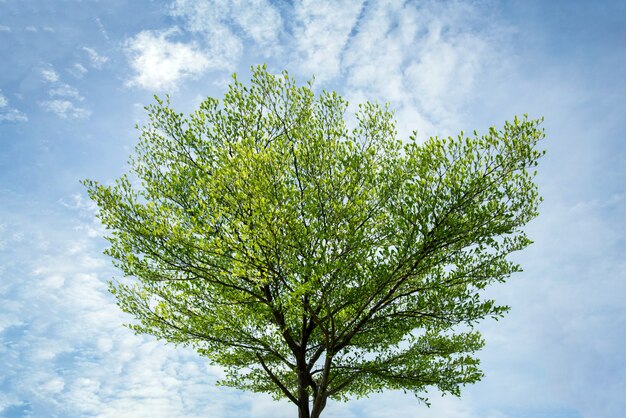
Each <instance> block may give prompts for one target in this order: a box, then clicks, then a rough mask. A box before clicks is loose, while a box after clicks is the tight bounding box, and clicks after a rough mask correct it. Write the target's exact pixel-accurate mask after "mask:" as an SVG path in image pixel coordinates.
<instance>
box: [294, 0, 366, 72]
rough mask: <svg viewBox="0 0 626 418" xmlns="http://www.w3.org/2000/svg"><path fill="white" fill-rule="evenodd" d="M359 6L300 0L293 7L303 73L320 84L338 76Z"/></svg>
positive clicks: (346, 3)
mask: <svg viewBox="0 0 626 418" xmlns="http://www.w3.org/2000/svg"><path fill="white" fill-rule="evenodd" d="M362 3H363V2H362V1H351V0H346V1H341V2H336V3H324V2H322V3H320V2H316V1H311V0H302V1H298V2H296V3H295V4H294V16H295V19H296V21H295V24H294V38H295V43H296V51H297V60H298V65H299V67H300V68H301V70H302V71H305V72H309V73H311V75H313V74H314V75H315V76H316V77H317V78H318V79H320V80H321V81H324V80H326V79H329V78H333V77H336V76H338V75H339V74H340V71H341V60H342V53H343V51H344V48H345V47H346V44H347V42H348V39H349V36H350V33H351V32H352V30H353V29H354V27H355V26H356V24H357V19H358V17H359V14H360V13H361V9H362V7H363V4H362Z"/></svg>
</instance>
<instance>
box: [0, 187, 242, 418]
mask: <svg viewBox="0 0 626 418" xmlns="http://www.w3.org/2000/svg"><path fill="white" fill-rule="evenodd" d="M73 200H74V203H73V204H72V205H71V206H73V207H75V208H76V210H77V211H81V212H82V211H86V213H85V214H80V217H82V216H83V215H85V216H87V215H88V214H91V213H92V208H91V205H89V204H85V203H84V201H83V200H82V199H81V198H76V197H74V199H73ZM25 212H28V210H25ZM47 213H48V214H49V215H50V212H47ZM4 215H6V214H5V213H2V218H3V219H5V216H4ZM33 215H34V214H33V213H30V216H27V215H25V214H12V215H11V216H10V219H11V222H10V223H9V224H10V227H8V230H7V231H6V232H7V233H6V234H3V236H7V238H8V237H11V236H15V235H16V232H20V234H22V235H23V236H24V237H25V238H24V239H23V240H21V241H17V240H15V239H11V242H10V243H9V250H8V252H3V253H2V254H0V259H1V260H2V263H1V264H0V265H3V266H4V267H5V268H6V271H5V272H4V273H3V274H2V280H1V281H0V283H2V284H3V286H4V288H3V290H2V292H0V302H1V303H2V306H3V309H2V313H1V314H0V321H2V322H0V353H2V354H1V355H0V369H1V370H2V371H3V372H2V376H1V377H0V415H1V414H2V412H1V411H3V410H5V409H7V408H10V407H12V406H13V407H16V406H19V405H27V406H29V407H30V408H31V413H32V415H33V416H66V417H79V416H96V417H119V416H124V417H130V418H140V417H164V418H165V417H171V416H185V417H190V418H193V417H198V418H199V417H202V416H224V415H225V411H226V410H227V408H228V407H229V405H230V408H233V407H237V408H242V406H241V404H243V405H244V406H243V408H244V409H245V408H246V406H245V405H246V402H247V401H246V400H245V399H241V397H240V395H239V394H238V392H236V391H234V390H229V389H224V388H217V387H216V386H215V380H216V374H215V371H214V369H213V368H212V367H211V366H209V365H208V363H207V362H206V361H203V360H202V359H201V358H200V357H199V356H198V355H197V354H196V353H194V352H193V351H191V350H188V349H184V348H176V347H172V346H169V345H165V344H163V343H161V342H156V341H154V339H153V338H148V337H145V336H136V335H134V334H133V332H132V331H130V330H128V329H126V328H124V327H122V326H121V324H122V323H124V322H128V320H129V318H128V317H126V316H125V315H123V314H122V313H121V312H120V311H119V309H118V308H117V306H116V305H115V301H114V298H113V297H112V296H111V295H110V294H108V292H107V291H106V287H105V285H104V281H105V280H106V279H107V278H109V277H110V276H111V274H112V271H111V268H109V267H108V263H105V260H104V259H103V257H102V256H100V255H99V254H98V253H99V250H100V249H99V245H98V243H99V242H100V241H96V240H93V239H90V238H87V237H85V236H83V235H82V234H81V233H80V231H81V230H82V229H76V228H68V227H67V224H66V223H64V222H61V223H59V222H58V219H57V218H56V217H52V218H51V217H50V216H47V217H46V220H45V221H43V222H39V221H38V217H37V216H33ZM39 219H42V218H39ZM90 219H91V218H90ZM90 222H91V221H89V222H87V224H89V225H87V226H92V225H90ZM80 224H81V225H82V221H81V222H80ZM77 231H78V232H77ZM4 322H6V323H4ZM2 325H4V326H2Z"/></svg>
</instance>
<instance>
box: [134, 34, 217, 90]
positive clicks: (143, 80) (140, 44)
mask: <svg viewBox="0 0 626 418" xmlns="http://www.w3.org/2000/svg"><path fill="white" fill-rule="evenodd" d="M177 32H178V31H177V30H176V29H170V30H167V31H161V32H156V31H143V32H140V33H139V34H137V35H136V36H135V37H134V38H132V39H130V40H128V41H127V42H126V51H127V53H128V55H129V57H130V65H131V67H132V68H133V69H134V70H135V75H134V77H133V78H131V79H130V80H129V81H128V82H127V84H128V85H129V86H137V87H142V88H145V89H150V90H176V89H177V88H178V87H179V83H180V82H181V81H182V80H184V79H187V78H196V77H198V76H199V75H201V74H202V73H203V72H204V71H205V70H207V69H208V68H210V67H211V61H210V59H209V57H208V56H207V55H206V54H205V53H204V52H203V51H201V50H200V49H199V48H198V46H197V45H196V44H194V43H190V44H185V43H182V42H174V41H170V40H169V39H168V38H170V37H171V36H173V35H175V34H176V33H177Z"/></svg>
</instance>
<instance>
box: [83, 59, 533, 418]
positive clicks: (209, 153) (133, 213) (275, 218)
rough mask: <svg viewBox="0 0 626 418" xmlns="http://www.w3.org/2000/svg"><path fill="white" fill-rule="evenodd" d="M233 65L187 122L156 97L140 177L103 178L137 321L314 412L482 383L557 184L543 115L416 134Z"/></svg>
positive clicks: (370, 111) (261, 70) (244, 384)
mask: <svg viewBox="0 0 626 418" xmlns="http://www.w3.org/2000/svg"><path fill="white" fill-rule="evenodd" d="M233 78H234V81H233V83H232V84H231V86H230V88H229V90H228V92H227V93H226V94H225V96H224V99H223V102H222V103H220V101H219V100H217V99H213V98H208V99H206V100H205V101H204V102H202V104H201V105H200V108H199V109H198V110H197V111H196V112H194V113H193V114H191V115H190V116H189V117H187V118H186V117H184V116H183V115H182V114H179V113H176V112H175V111H174V110H173V109H171V108H170V106H169V100H161V99H159V98H156V103H155V104H153V105H150V106H148V107H147V108H146V109H147V110H148V111H149V122H148V123H147V124H146V125H145V126H143V127H142V129H141V135H140V141H139V144H138V146H137V148H136V153H135V156H134V157H131V159H130V166H131V175H124V176H122V177H121V178H120V179H118V180H117V181H116V182H115V183H114V184H113V185H109V186H105V185H101V184H98V183H97V182H94V181H90V180H87V181H85V184H86V186H87V188H88V191H89V194H90V196H91V198H92V199H93V200H94V201H95V202H96V203H97V205H98V207H99V215H98V216H99V218H100V219H101V221H102V222H103V224H104V225H105V226H106V227H107V228H108V230H109V231H110V233H109V236H108V238H107V239H108V240H109V241H110V244H111V245H110V248H108V249H107V250H106V253H107V254H108V255H110V256H111V257H112V258H113V259H114V264H115V265H116V266H117V267H119V269H121V271H122V272H123V274H124V276H126V277H127V279H123V280H120V281H117V282H112V283H111V284H110V290H111V292H112V293H113V294H114V295H115V296H116V297H117V299H118V302H119V306H120V307H121V309H123V310H124V311H126V312H129V313H131V314H132V315H133V316H134V317H135V318H136V319H137V322H136V323H135V324H133V325H130V327H131V328H132V329H134V330H135V331H136V332H138V333H147V334H152V335H154V336H156V337H157V338H160V339H164V340H166V341H168V342H172V343H175V344H182V345H186V346H191V347H193V348H194V349H196V350H197V351H198V352H199V353H200V354H201V355H203V356H206V357H208V358H209V359H210V360H211V361H212V362H213V363H215V364H218V365H220V366H223V367H224V368H225V370H226V371H227V377H226V378H225V379H224V380H223V381H222V382H221V383H222V384H225V385H229V386H234V387H236V388H240V389H246V390H252V391H256V392H266V393H270V394H272V395H273V396H274V397H275V398H285V397H286V398H287V399H289V400H290V401H292V402H293V403H294V404H296V405H297V407H298V411H299V417H300V418H316V417H319V416H320V414H321V412H322V410H323V409H324V407H325V405H326V402H327V399H328V398H331V399H340V400H346V399H347V397H348V396H350V395H356V396H364V395H367V394H368V393H370V392H373V391H374V392H376V391H382V390H384V389H402V390H405V391H410V392H413V393H415V394H416V396H418V397H420V396H423V393H424V391H425V389H426V388H428V387H436V388H438V389H439V390H440V391H441V392H443V393H451V394H455V395H457V396H458V395H459V393H460V387H461V386H464V385H466V384H469V383H474V382H476V381H478V380H479V379H480V377H481V376H482V373H481V371H480V370H479V368H478V365H479V360H478V359H477V358H476V357H475V353H476V351H477V350H479V349H480V348H481V347H482V346H483V339H482V338H481V336H480V334H479V332H477V331H476V330H474V328H473V325H474V324H476V323H477V322H478V321H479V320H481V319H483V318H486V317H494V318H496V319H497V318H499V317H501V316H502V315H503V314H504V313H505V312H506V311H507V309H508V308H507V307H505V306H498V305H496V304H495V302H494V301H493V300H488V299H484V297H483V296H481V291H482V290H483V289H484V288H485V287H486V286H487V285H490V284H492V283H495V282H503V281H504V280H505V279H506V278H507V277H508V276H509V275H510V274H511V273H513V272H517V271H519V270H520V268H519V266H518V265H517V264H515V263H513V262H511V261H509V260H508V259H507V256H508V255H509V254H510V253H511V252H513V251H517V250H521V249H522V248H524V247H526V246H527V245H528V244H529V243H530V240H529V239H528V238H527V237H526V235H525V234H524V232H523V231H522V230H521V228H522V226H523V225H525V224H526V223H527V222H528V221H529V220H531V219H532V218H533V217H535V216H536V215H537V206H538V203H539V201H540V200H541V199H540V198H539V197H538V194H537V187H536V185H535V184H534V183H533V176H534V175H535V174H536V172H533V171H534V167H535V166H536V165H537V160H538V158H539V157H540V156H541V155H542V154H543V152H542V151H539V150H537V149H536V145H537V141H538V140H540V139H541V138H542V137H543V136H544V135H543V131H542V130H541V129H539V123H540V121H536V120H529V119H528V118H527V117H524V118H522V119H518V118H515V120H514V121H513V122H512V123H508V122H507V123H506V124H505V125H504V129H502V130H496V129H494V128H491V129H490V130H489V132H488V133H487V134H486V135H484V136H479V135H478V134H476V132H474V135H473V136H472V137H466V136H465V135H463V134H461V135H460V136H458V137H457V138H445V139H440V138H430V139H428V140H427V141H425V142H423V143H420V142H419V141H418V140H417V139H416V137H415V134H414V135H413V136H412V137H411V138H409V139H408V140H407V141H405V142H402V141H400V140H398V139H397V138H396V136H397V134H396V130H395V127H394V121H393V117H392V114H391V113H390V112H389V111H388V110H387V108H385V107H381V106H378V105H376V104H372V103H365V104H362V105H360V106H359V109H358V112H357V113H356V119H355V120H354V125H355V128H354V129H348V128H347V126H346V122H345V121H344V114H345V113H346V110H347V103H346V101H344V100H343V99H342V98H341V97H340V96H339V95H338V94H336V93H334V92H332V93H329V92H322V93H321V94H319V95H315V94H314V92H313V91H312V87H311V83H309V84H307V85H305V86H298V85H297V84H296V82H295V81H294V80H293V79H292V78H290V77H289V76H288V75H287V74H286V73H283V74H282V75H272V74H270V73H268V72H267V70H266V68H265V67H263V66H262V67H257V68H256V69H254V70H253V76H252V80H251V83H250V84H249V85H248V86H244V85H243V84H242V83H241V82H239V81H237V78H236V77H235V76H234V77H233Z"/></svg>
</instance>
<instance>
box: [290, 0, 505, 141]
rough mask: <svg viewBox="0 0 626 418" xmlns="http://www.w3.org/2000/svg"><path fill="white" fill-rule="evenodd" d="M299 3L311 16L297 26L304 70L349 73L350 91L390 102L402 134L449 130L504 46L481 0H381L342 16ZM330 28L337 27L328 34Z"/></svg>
mask: <svg viewBox="0 0 626 418" xmlns="http://www.w3.org/2000/svg"><path fill="white" fill-rule="evenodd" d="M357 5H358V4H357ZM296 7H300V8H301V9H302V10H303V11H302V13H303V15H304V16H305V17H306V16H309V17H308V21H306V20H305V18H301V19H300V21H302V22H304V23H305V24H304V25H303V26H302V28H300V29H298V28H297V29H296V30H295V34H296V39H297V45H298V48H299V51H300V52H299V56H298V59H299V60H301V61H299V68H301V71H321V73H322V74H323V75H327V76H329V77H331V78H333V77H337V76H340V75H341V76H345V81H346V82H347V85H348V87H349V89H350V95H351V96H353V97H360V98H363V99H367V100H380V101H384V102H387V101H388V102H390V103H391V107H392V108H393V109H395V110H396V113H397V115H398V122H399V131H400V133H401V135H402V136H406V134H408V133H409V132H410V131H412V130H414V129H418V130H420V131H421V132H424V131H425V132H426V133H427V134H435V133H448V132H441V130H442V129H443V128H446V127H447V128H450V127H455V126H456V125H457V121H456V118H457V115H458V113H459V110H460V108H461V105H462V104H464V103H466V101H467V100H468V98H471V93H472V92H473V87H474V84H475V79H476V77H477V75H478V74H480V73H481V72H484V71H485V70H486V69H488V67H487V66H488V65H491V64H493V62H494V57H496V56H498V54H499V53H500V50H499V42H500V41H497V40H496V39H497V36H493V33H498V34H500V32H499V30H500V29H499V28H498V27H497V26H496V24H495V23H491V22H490V20H489V13H488V11H487V10H485V8H484V7H483V5H481V3H475V4H465V3H462V2H445V3H443V2H434V1H426V2H419V3H412V2H407V3H400V2H382V1H379V2H376V1H374V2H368V4H367V6H366V7H364V8H363V10H360V9H359V8H358V7H356V6H355V7H354V8H353V9H349V8H347V7H343V8H340V10H342V12H338V13H337V14H335V15H332V14H324V13H323V11H320V10H317V11H315V14H313V13H314V12H311V11H307V10H306V9H305V5H296ZM321 10H323V9H321ZM340 13H343V15H341V14H340ZM296 15H298V9H296ZM314 16H317V17H314ZM340 16H341V19H340V18H339V17H340ZM326 27H328V28H334V29H332V31H333V32H332V34H333V35H332V36H330V35H329V36H327V37H326V38H325V37H324V36H323V35H322V36H320V35H319V33H328V30H326V31H325V30H323V28H326ZM477 27H480V30H477V29H476V28H477ZM325 51H328V54H327V55H325V54H324V52H325ZM325 58H326V59H325ZM405 117H406V118H405ZM416 122H419V125H417V123H416Z"/></svg>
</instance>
